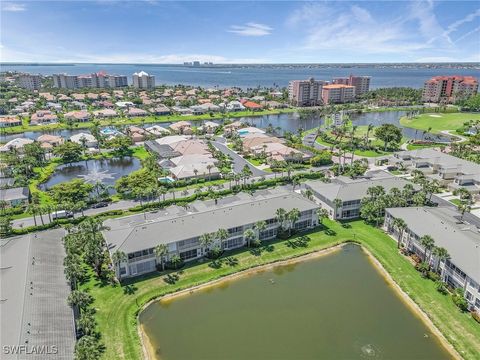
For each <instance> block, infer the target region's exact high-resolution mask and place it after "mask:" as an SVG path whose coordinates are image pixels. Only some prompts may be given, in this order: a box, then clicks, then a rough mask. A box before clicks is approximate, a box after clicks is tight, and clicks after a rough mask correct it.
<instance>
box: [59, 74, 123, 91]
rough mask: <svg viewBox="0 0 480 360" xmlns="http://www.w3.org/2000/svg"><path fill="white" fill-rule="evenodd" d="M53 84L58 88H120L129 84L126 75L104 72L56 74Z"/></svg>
mask: <svg viewBox="0 0 480 360" xmlns="http://www.w3.org/2000/svg"><path fill="white" fill-rule="evenodd" d="M52 76H53V85H54V86H55V87H57V88H64V89H78V88H85V87H86V88H118V87H124V86H128V80H127V77H126V76H125V75H109V74H106V73H104V72H99V73H93V74H88V75H67V74H54V75H52Z"/></svg>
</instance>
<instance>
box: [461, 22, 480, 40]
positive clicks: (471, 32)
mask: <svg viewBox="0 0 480 360" xmlns="http://www.w3.org/2000/svg"><path fill="white" fill-rule="evenodd" d="M477 32H480V26H478V27H476V28H475V29H473V30H471V31H469V32H466V33H465V34H463V35H462V36H460V37H459V38H458V39H456V40H455V43H458V42H460V41H462V40H463V39H465V38H467V37H469V36H471V35H473V34H475V33H477ZM477 41H478V39H477Z"/></svg>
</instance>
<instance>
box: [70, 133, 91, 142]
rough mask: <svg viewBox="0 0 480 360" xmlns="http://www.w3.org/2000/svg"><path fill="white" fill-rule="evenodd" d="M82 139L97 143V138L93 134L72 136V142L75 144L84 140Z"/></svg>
mask: <svg viewBox="0 0 480 360" xmlns="http://www.w3.org/2000/svg"><path fill="white" fill-rule="evenodd" d="M82 138H85V140H87V141H88V142H96V141H97V140H96V139H95V136H93V135H92V134H87V133H79V134H75V135H72V136H70V140H71V141H73V142H79V141H80V139H82Z"/></svg>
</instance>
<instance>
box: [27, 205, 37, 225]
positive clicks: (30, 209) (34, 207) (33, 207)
mask: <svg viewBox="0 0 480 360" xmlns="http://www.w3.org/2000/svg"><path fill="white" fill-rule="evenodd" d="M27 211H28V212H29V213H30V214H32V215H33V222H34V224H35V226H37V218H36V214H37V205H35V204H30V205H28V207H27Z"/></svg>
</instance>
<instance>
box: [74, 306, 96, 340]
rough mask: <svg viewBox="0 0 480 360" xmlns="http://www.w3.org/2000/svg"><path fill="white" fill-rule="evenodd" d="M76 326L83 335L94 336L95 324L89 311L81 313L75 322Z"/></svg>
mask: <svg viewBox="0 0 480 360" xmlns="http://www.w3.org/2000/svg"><path fill="white" fill-rule="evenodd" d="M77 325H78V327H79V328H80V329H82V332H83V334H84V335H89V336H90V335H95V328H96V326H97V322H96V321H95V317H94V316H93V313H92V312H91V311H83V312H82V313H81V315H80V318H79V319H78V320H77Z"/></svg>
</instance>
